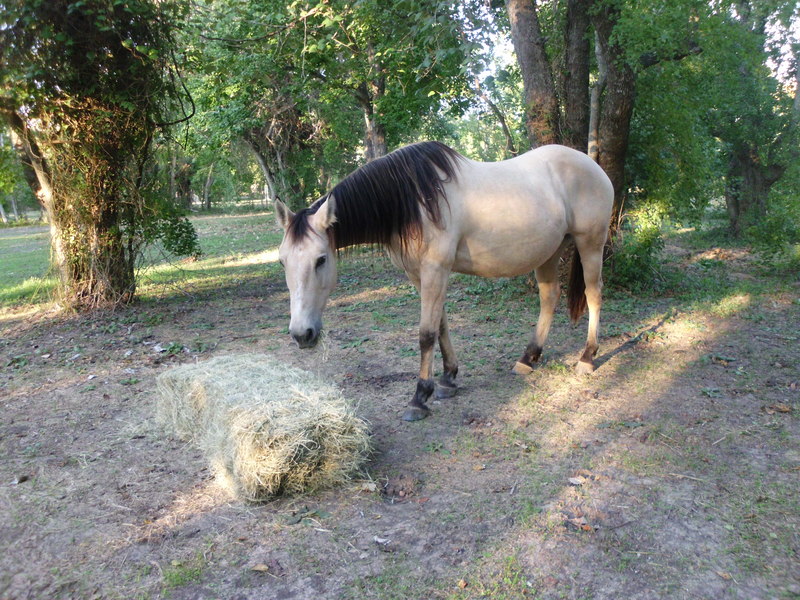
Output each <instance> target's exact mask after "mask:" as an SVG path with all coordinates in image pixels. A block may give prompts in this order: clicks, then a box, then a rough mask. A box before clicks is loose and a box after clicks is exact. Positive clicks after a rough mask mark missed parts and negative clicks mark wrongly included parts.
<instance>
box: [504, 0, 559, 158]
mask: <svg viewBox="0 0 800 600" xmlns="http://www.w3.org/2000/svg"><path fill="white" fill-rule="evenodd" d="M506 9H507V11H508V18H509V21H510V23H511V40H512V41H513V43H514V51H515V52H516V54H517V61H518V62H519V66H520V72H521V74H522V84H523V89H524V93H525V127H526V129H527V131H528V137H529V139H530V143H531V147H532V148H536V147H538V146H542V145H545V144H554V143H558V142H559V141H560V133H561V123H560V113H559V103H558V97H557V96H556V88H555V84H554V82H553V74H552V70H551V68H550V63H549V62H548V60H547V52H546V49H545V42H544V38H543V37H542V30H541V27H540V26H539V17H538V15H537V14H536V5H535V3H534V1H533V0H506Z"/></svg>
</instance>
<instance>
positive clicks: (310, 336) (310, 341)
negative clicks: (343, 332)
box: [292, 327, 319, 348]
mask: <svg viewBox="0 0 800 600" xmlns="http://www.w3.org/2000/svg"><path fill="white" fill-rule="evenodd" d="M292 337H293V338H294V341H295V342H297V345H298V346H300V348H313V347H314V346H316V345H317V341H318V340H319V329H316V328H315V329H312V328H310V327H309V328H308V329H306V330H305V331H304V332H302V333H292Z"/></svg>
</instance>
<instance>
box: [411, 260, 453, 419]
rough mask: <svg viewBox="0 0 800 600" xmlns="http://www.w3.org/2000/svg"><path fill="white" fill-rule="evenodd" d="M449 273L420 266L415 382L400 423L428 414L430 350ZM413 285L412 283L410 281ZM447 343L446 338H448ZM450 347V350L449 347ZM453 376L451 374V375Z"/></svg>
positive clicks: (441, 269) (432, 385) (439, 325)
mask: <svg viewBox="0 0 800 600" xmlns="http://www.w3.org/2000/svg"><path fill="white" fill-rule="evenodd" d="M449 274H450V271H449V270H448V269H446V268H444V267H442V266H441V265H439V264H437V265H427V266H425V265H424V266H423V268H422V273H421V275H420V280H419V282H420V283H419V285H417V289H419V293H420V305H421V309H420V321H419V351H420V364H419V379H418V380H417V390H416V392H415V393H414V397H413V398H412V399H411V402H410V403H409V406H408V408H407V409H406V411H405V413H403V420H404V421H419V420H420V419H424V418H425V417H427V416H428V415H429V414H430V412H431V411H430V409H429V408H428V406H427V402H428V398H430V397H431V394H433V391H434V388H435V385H434V382H433V351H434V347H435V346H436V338H437V335H438V333H439V331H440V328H441V326H442V317H443V315H444V298H445V294H446V292H447V277H448V275H449ZM414 283H415V284H416V282H414ZM448 344H449V336H448ZM451 348H452V347H451ZM453 377H455V373H453Z"/></svg>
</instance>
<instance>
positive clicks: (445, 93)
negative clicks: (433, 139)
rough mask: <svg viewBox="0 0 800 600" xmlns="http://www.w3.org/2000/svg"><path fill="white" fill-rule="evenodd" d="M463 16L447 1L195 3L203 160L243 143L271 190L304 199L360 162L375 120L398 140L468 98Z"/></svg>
mask: <svg viewBox="0 0 800 600" xmlns="http://www.w3.org/2000/svg"><path fill="white" fill-rule="evenodd" d="M457 17H458V13H457V9H456V7H454V6H452V4H450V3H447V2H443V1H441V0H407V1H404V2H393V3H379V2H356V3H350V2H344V1H340V0H334V1H324V2H308V1H295V2H291V3H288V4H287V3H284V2H276V1H274V0H258V1H253V2H248V3H241V2H234V1H232V0H216V1H211V0H207V1H205V2H199V3H196V4H195V5H194V10H193V11H192V14H191V15H190V23H191V26H190V27H189V29H188V30H189V31H190V32H197V31H199V32H202V33H201V35H202V38H201V39H197V38H196V37H192V36H187V39H186V41H185V45H186V46H187V54H188V57H189V60H190V64H191V65H192V68H193V69H195V73H196V75H195V76H194V77H192V78H191V81H190V85H191V89H192V93H193V95H194V96H195V98H196V99H197V106H198V108H199V115H198V119H197V120H196V121H195V122H194V123H193V128H192V132H193V133H192V137H193V140H194V143H196V146H197V147H198V149H201V151H202V152H203V153H204V154H206V155H207V158H205V159H204V160H205V161H209V160H215V159H212V155H213V154H214V153H215V152H216V154H217V155H218V154H219V152H218V150H219V148H220V147H222V148H225V149H227V150H228V151H229V152H230V151H233V149H234V148H235V147H236V146H238V145H241V144H244V145H245V146H246V147H247V148H249V149H250V150H251V151H252V152H253V153H254V155H256V156H257V157H258V160H259V162H260V164H261V175H262V177H263V178H264V180H265V183H266V184H267V185H268V187H269V188H270V189H269V193H270V195H271V196H273V197H275V196H277V197H280V198H281V199H283V200H285V201H288V202H289V204H290V205H293V206H294V207H298V206H302V205H304V204H305V202H306V201H307V200H308V199H316V198H317V197H318V196H319V195H320V194H321V193H323V192H324V191H325V190H327V189H328V188H329V187H330V186H331V185H332V184H333V183H335V181H336V180H337V179H339V178H341V177H342V176H343V175H344V174H346V173H347V172H349V171H351V170H352V169H353V168H355V166H356V165H357V164H358V162H359V161H360V156H359V155H360V152H361V149H362V144H363V141H364V139H365V122H372V127H374V128H377V130H378V131H379V133H380V135H383V136H385V140H386V143H387V145H388V146H389V147H393V146H396V145H398V144H400V143H405V142H408V141H411V140H413V138H414V136H415V133H416V132H417V131H419V130H420V129H421V128H422V127H423V125H424V124H425V123H431V121H430V119H429V118H428V117H427V115H430V114H433V113H436V112H437V111H438V108H439V106H440V104H441V103H442V102H443V101H445V100H447V99H449V98H454V97H456V96H458V95H460V94H462V92H463V90H464V89H465V77H464V71H463V68H462V64H463V63H464V61H465V60H466V57H467V56H468V54H469V52H470V51H471V50H472V46H471V45H470V43H469V42H467V43H464V42H465V38H464V36H463V35H461V33H462V32H461V31H460V30H459V27H458V22H457ZM205 164H208V162H206V163H205ZM201 170H202V167H201Z"/></svg>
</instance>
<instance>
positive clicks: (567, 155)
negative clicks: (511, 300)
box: [448, 146, 613, 276]
mask: <svg viewBox="0 0 800 600" xmlns="http://www.w3.org/2000/svg"><path fill="white" fill-rule="evenodd" d="M448 202H449V203H450V205H451V214H452V216H453V223H452V225H453V226H454V233H455V230H457V232H458V235H459V236H460V240H459V242H458V250H457V255H456V260H455V264H454V269H455V270H458V271H461V272H466V273H474V274H477V275H494V276H508V275H516V274H521V273H525V272H529V271H530V270H531V269H533V268H535V267H537V266H539V265H540V264H542V263H543V262H544V261H546V260H547V259H549V258H550V257H551V256H552V255H553V253H554V252H556V251H557V250H558V248H559V247H560V245H561V242H562V241H563V239H564V237H565V236H566V235H568V234H580V233H584V232H587V233H588V232H592V233H595V234H597V235H599V234H600V233H601V232H603V233H604V232H605V230H606V229H607V227H608V223H609V220H610V218H611V206H612V203H613V188H612V187H611V182H610V181H609V180H608V177H607V176H606V174H605V172H603V170H602V169H601V168H600V167H599V166H598V165H597V164H596V163H595V162H594V161H593V160H592V159H590V158H589V157H588V156H587V155H585V154H583V153H582V152H578V151H576V150H573V149H571V148H567V147H565V146H542V147H540V148H537V149H535V150H531V151H530V152H526V153H525V154H522V155H520V156H517V157H515V158H512V159H509V160H505V161H501V162H495V163H482V162H476V161H471V160H467V161H466V162H465V163H464V164H463V165H462V167H461V169H460V172H459V175H458V178H457V181H455V182H453V185H452V186H451V187H450V189H449V190H448Z"/></svg>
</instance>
